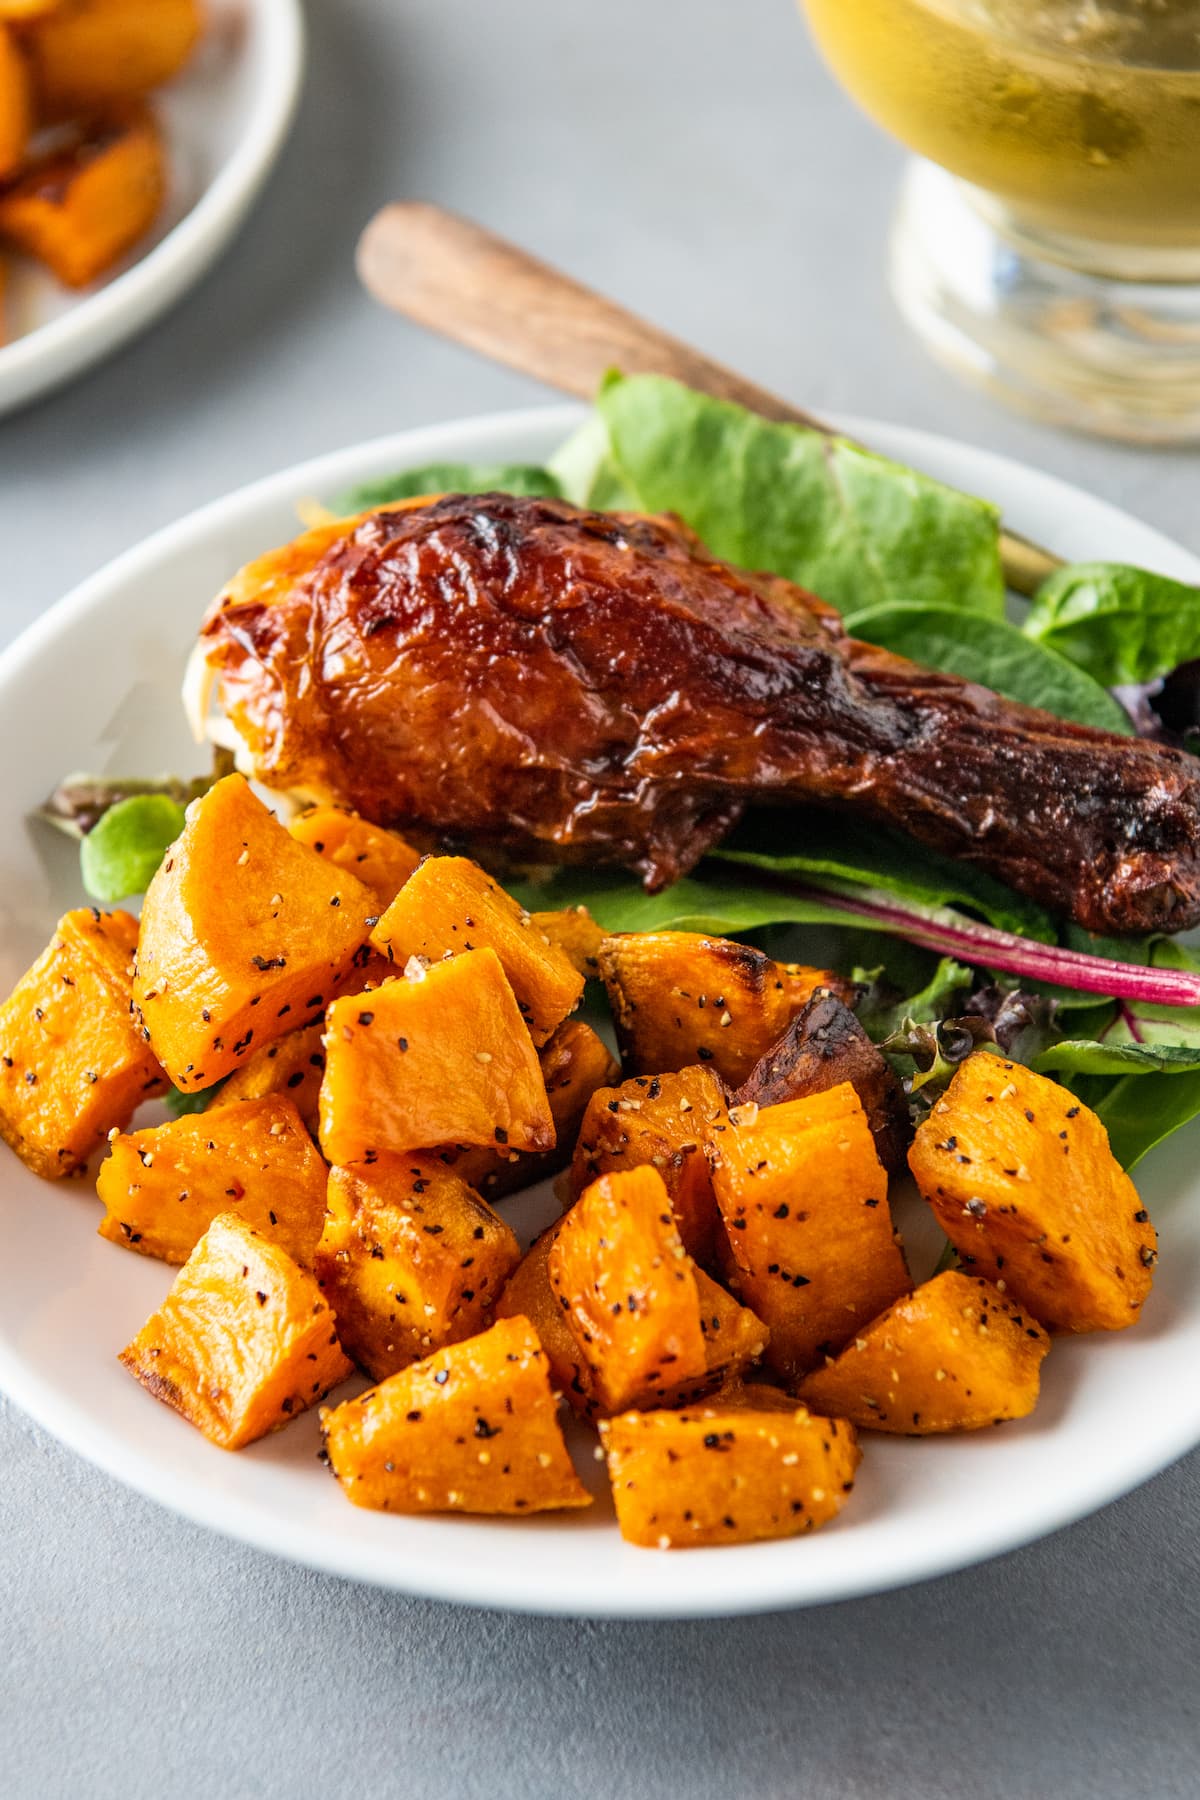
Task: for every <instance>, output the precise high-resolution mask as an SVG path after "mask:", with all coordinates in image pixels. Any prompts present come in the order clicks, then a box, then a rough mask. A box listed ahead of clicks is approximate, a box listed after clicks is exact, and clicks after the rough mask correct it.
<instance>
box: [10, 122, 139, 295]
mask: <svg viewBox="0 0 1200 1800" xmlns="http://www.w3.org/2000/svg"><path fill="white" fill-rule="evenodd" d="M166 185H167V172H166V152H165V149H164V146H163V141H162V135H161V133H160V132H159V129H158V126H157V125H156V123H155V121H154V119H153V117H152V115H151V114H150V113H149V112H147V111H145V109H143V108H140V107H138V108H133V109H131V110H129V111H127V112H124V113H122V114H121V115H120V116H119V117H112V118H109V119H106V120H105V121H103V123H101V124H97V125H89V126H88V127H87V128H86V129H83V130H80V131H79V132H78V133H77V134H76V135H75V137H74V138H73V139H72V141H71V142H70V143H68V144H66V145H65V146H63V147H61V148H57V149H54V150H52V151H50V152H49V153H48V154H47V155H46V156H43V157H38V158H37V159H35V160H34V161H33V162H32V163H30V164H29V166H28V167H27V168H25V169H23V170H22V171H21V172H20V173H19V174H18V175H17V176H16V177H15V178H14V179H13V180H12V181H11V182H9V184H8V185H7V186H6V187H5V188H4V189H3V190H0V236H3V237H5V238H7V239H8V241H9V242H10V243H11V244H15V245H16V246H17V247H18V248H19V249H21V250H24V251H25V252H26V253H27V254H28V255H29V256H34V257H36V258H37V260H38V261H39V262H43V263H45V264H46V267H47V268H48V269H50V270H51V271H52V272H53V274H55V275H56V276H57V277H58V279H59V280H60V281H61V282H64V283H65V284H66V286H67V287H74V288H78V287H87V286H88V284H89V283H90V282H93V281H95V280H96V279H97V278H98V277H99V276H101V275H103V274H104V273H105V271H106V270H108V269H110V268H111V267H112V265H113V264H114V263H115V262H117V261H118V260H119V259H120V258H121V257H122V256H123V255H124V254H125V252H126V251H127V250H129V249H131V248H132V247H133V245H134V244H136V243H137V241H138V239H139V238H141V237H143V236H144V235H145V233H146V232H147V231H148V230H149V229H150V227H151V225H152V224H153V223H154V220H155V219H156V218H157V216H158V211H159V208H160V207H161V205H162V202H163V196H164V194H165V192H166Z"/></svg>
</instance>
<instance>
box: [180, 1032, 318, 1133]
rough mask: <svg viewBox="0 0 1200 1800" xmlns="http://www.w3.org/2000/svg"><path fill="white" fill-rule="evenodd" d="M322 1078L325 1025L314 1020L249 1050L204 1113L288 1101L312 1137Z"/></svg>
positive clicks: (316, 1117) (315, 1125)
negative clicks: (275, 1097)
mask: <svg viewBox="0 0 1200 1800" xmlns="http://www.w3.org/2000/svg"><path fill="white" fill-rule="evenodd" d="M324 1074H325V1024H324V1021H323V1020H321V1019H318V1020H317V1022H316V1024H314V1025H301V1026H300V1028H299V1030H298V1031H289V1032H288V1033H287V1035H286V1037H281V1038H276V1039H275V1041H274V1043H271V1044H261V1045H260V1046H259V1048H258V1049H257V1050H252V1051H251V1053H250V1055H249V1056H247V1057H246V1058H245V1059H244V1060H243V1061H242V1063H241V1064H240V1065H239V1066H238V1068H236V1069H235V1070H234V1071H233V1074H232V1075H230V1076H229V1077H228V1079H227V1080H226V1082H225V1085H224V1086H223V1087H222V1088H220V1089H218V1091H217V1093H216V1094H214V1096H213V1098H212V1099H211V1100H210V1101H209V1104H208V1111H209V1112H210V1113H212V1112H215V1111H216V1110H217V1109H218V1108H219V1107H222V1106H233V1105H235V1104H236V1103H237V1102H239V1101H242V1100H265V1099H266V1098H267V1096H268V1095H269V1094H278V1095H280V1096H282V1097H283V1098H284V1099H287V1100H290V1101H291V1103H292V1105H293V1106H294V1107H295V1108H296V1111H297V1112H298V1113H299V1114H300V1117H301V1118H302V1119H303V1120H304V1125H305V1129H306V1130H307V1131H310V1132H311V1133H312V1135H313V1136H314V1137H316V1135H317V1120H318V1114H319V1101H320V1095H321V1080H322V1077H323V1076H324Z"/></svg>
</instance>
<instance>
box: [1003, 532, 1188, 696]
mask: <svg viewBox="0 0 1200 1800" xmlns="http://www.w3.org/2000/svg"><path fill="white" fill-rule="evenodd" d="M1023 629H1024V631H1025V633H1026V635H1027V636H1028V637H1030V638H1032V639H1035V640H1036V641H1037V642H1038V643H1041V644H1045V645H1046V646H1047V647H1048V648H1050V649H1052V650H1057V651H1058V652H1059V654H1060V655H1062V656H1066V657H1069V658H1070V660H1071V661H1072V662H1073V663H1074V664H1075V665H1076V666H1077V667H1078V668H1080V669H1085V670H1086V671H1087V673H1088V674H1089V675H1091V676H1092V677H1093V679H1094V680H1096V681H1098V682H1099V683H1100V684H1101V686H1103V687H1126V686H1130V687H1132V686H1136V685H1138V684H1139V683H1142V682H1147V681H1153V680H1155V679H1156V678H1157V677H1158V676H1160V675H1166V674H1168V673H1169V672H1170V670H1172V669H1174V668H1177V667H1178V665H1179V664H1180V663H1183V662H1191V661H1192V660H1193V658H1195V657H1200V588H1196V587H1190V586H1189V585H1188V584H1187V583H1186V582H1182V581H1172V580H1171V579H1170V577H1169V576H1166V575H1154V574H1151V573H1150V572H1149V571H1148V570H1146V569H1135V568H1131V567H1129V566H1128V565H1126V564H1124V563H1069V564H1068V565H1067V566H1066V567H1065V568H1062V569H1057V570H1056V571H1055V572H1054V574H1053V575H1051V577H1050V578H1049V580H1048V581H1045V582H1043V584H1042V586H1041V587H1040V588H1039V589H1038V592H1037V595H1036V597H1035V599H1034V602H1033V606H1032V608H1031V609H1030V612H1029V615H1028V617H1027V618H1026V620H1025V624H1024V627H1023Z"/></svg>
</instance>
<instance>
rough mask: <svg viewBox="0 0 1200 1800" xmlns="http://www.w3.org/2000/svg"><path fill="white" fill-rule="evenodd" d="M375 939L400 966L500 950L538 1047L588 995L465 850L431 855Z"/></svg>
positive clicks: (540, 934)
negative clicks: (411, 960) (417, 958)
mask: <svg viewBox="0 0 1200 1800" xmlns="http://www.w3.org/2000/svg"><path fill="white" fill-rule="evenodd" d="M371 942H372V943H373V944H374V945H375V948H376V949H377V950H382V951H383V953H384V955H385V956H387V957H388V958H389V959H390V960H391V961H392V962H393V963H395V964H396V965H397V967H400V968H403V966H404V964H405V963H406V962H407V961H408V959H409V957H410V956H424V957H427V958H428V959H429V960H430V961H431V962H436V961H437V960H438V959H439V958H440V957H443V956H452V955H458V954H459V952H460V951H464V950H480V949H483V948H485V947H486V948H490V949H492V950H494V951H495V953H496V955H497V956H498V957H499V958H500V965H501V967H502V968H503V970H504V973H505V974H506V975H507V976H508V979H509V982H510V984H511V986H512V990H513V993H514V994H515V995H516V996H517V1004H518V1006H519V1007H520V1009H521V1017H522V1018H523V1019H524V1020H525V1023H526V1024H527V1025H528V1027H529V1032H530V1036H531V1037H532V1038H533V1041H534V1043H535V1044H539V1045H540V1044H544V1043H545V1041H546V1039H547V1038H548V1037H549V1036H550V1034H551V1032H552V1031H553V1030H554V1029H555V1027H556V1026H558V1025H561V1024H562V1022H563V1020H564V1019H565V1018H566V1016H567V1014H568V1013H569V1012H571V1011H572V1010H573V1009H574V1008H575V1007H576V1006H577V1005H578V1003H579V997H580V995H581V994H582V993H583V977H582V975H580V974H579V973H578V971H577V970H576V969H575V967H574V965H573V964H572V963H571V961H570V960H569V958H568V957H567V956H566V955H565V954H564V952H563V951H561V950H560V949H558V948H557V946H556V945H555V944H553V943H552V942H551V940H550V938H549V936H548V935H547V933H546V932H544V931H539V930H538V929H537V928H536V926H535V925H534V923H533V920H532V918H531V917H530V915H529V914H528V913H527V912H525V911H524V909H523V908H522V907H520V906H518V905H517V903H516V901H515V900H514V899H513V898H512V896H511V895H510V894H506V893H505V892H504V889H503V888H502V887H501V886H500V885H499V883H498V882H495V881H493V880H492V878H491V876H490V875H486V874H485V873H484V871H483V870H482V869H481V868H480V867H479V865H478V863H473V862H470V861H468V859H467V858H466V857H465V856H430V857H427V858H426V859H425V861H424V862H423V863H422V864H421V865H420V867H419V868H418V869H417V871H416V873H415V874H414V875H412V876H411V877H410V878H409V880H408V881H406V882H405V884H404V886H403V887H402V888H401V890H400V892H399V893H398V894H397V895H396V898H395V899H394V900H393V902H392V904H391V905H390V906H389V907H388V909H387V911H386V912H385V913H384V915H383V917H382V918H381V919H380V921H379V923H378V925H376V927H375V929H374V931H373V932H372V933H371Z"/></svg>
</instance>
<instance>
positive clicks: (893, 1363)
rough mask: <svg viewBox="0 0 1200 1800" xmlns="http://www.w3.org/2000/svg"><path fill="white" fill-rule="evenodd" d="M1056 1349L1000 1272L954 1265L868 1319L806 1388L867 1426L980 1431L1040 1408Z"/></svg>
mask: <svg viewBox="0 0 1200 1800" xmlns="http://www.w3.org/2000/svg"><path fill="white" fill-rule="evenodd" d="M1049 1348H1050V1339H1049V1338H1048V1337H1047V1335H1046V1333H1045V1332H1044V1331H1043V1330H1042V1328H1041V1326H1040V1325H1039V1324H1038V1323H1037V1321H1036V1320H1035V1319H1033V1318H1031V1317H1030V1315H1029V1314H1028V1313H1025V1312H1021V1311H1020V1310H1019V1309H1018V1308H1017V1307H1016V1306H1013V1305H1010V1303H1009V1302H1008V1301H1007V1300H1006V1299H1005V1297H1004V1295H1003V1294H1002V1293H1001V1292H1000V1290H999V1289H998V1288H995V1287H993V1286H992V1284H991V1282H990V1281H983V1280H982V1279H981V1278H980V1277H979V1276H973V1275H963V1274H961V1273H960V1272H959V1271H958V1270H956V1269H948V1270H946V1271H945V1272H944V1273H943V1274H941V1275H936V1276H934V1278H933V1280H932V1281H927V1282H926V1283H925V1284H924V1286H923V1287H919V1288H917V1290H916V1292H915V1293H913V1294H911V1295H910V1296H909V1297H908V1298H907V1299H905V1300H897V1302H896V1304H895V1305H894V1306H890V1307H889V1308H888V1310H887V1311H886V1312H885V1313H881V1314H880V1316H879V1318H878V1319H873V1320H872V1321H871V1323H870V1324H869V1325H864V1326H863V1328H862V1330H861V1331H860V1332H859V1333H858V1335H857V1336H856V1337H855V1338H853V1339H852V1340H851V1342H850V1343H848V1344H847V1345H846V1348H845V1349H844V1350H843V1351H841V1352H840V1354H839V1355H837V1356H836V1357H833V1358H831V1359H830V1361H829V1362H827V1363H826V1365H825V1367H824V1368H823V1369H817V1370H815V1371H814V1373H813V1374H811V1375H809V1376H807V1377H806V1379H805V1380H804V1381H802V1382H801V1384H800V1386H799V1388H798V1390H797V1394H798V1397H799V1398H800V1399H801V1400H803V1401H804V1404H805V1405H806V1406H810V1407H812V1409H813V1410H814V1412H819V1413H831V1414H833V1415H834V1416H836V1417H837V1418H845V1419H850V1420H851V1421H852V1422H853V1423H854V1424H855V1425H857V1426H858V1427H859V1428H860V1429H870V1430H873V1431H890V1432H903V1433H905V1434H913V1435H917V1436H925V1435H926V1434H928V1433H931V1432H940V1431H977V1430H979V1428H980V1427H981V1426H984V1425H999V1424H1002V1423H1003V1422H1004V1420H1006V1419H1023V1418H1024V1417H1025V1416H1026V1414H1027V1413H1031V1412H1032V1411H1033V1409H1034V1407H1035V1406H1036V1405H1037V1398H1038V1390H1039V1386H1040V1382H1041V1366H1042V1359H1043V1358H1044V1356H1045V1354H1046V1352H1047V1350H1048V1349H1049Z"/></svg>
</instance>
